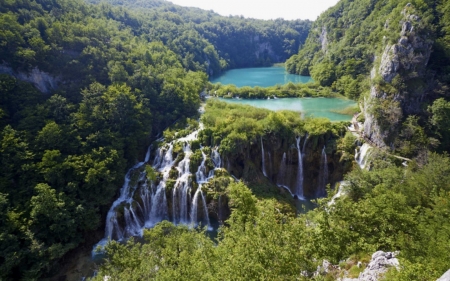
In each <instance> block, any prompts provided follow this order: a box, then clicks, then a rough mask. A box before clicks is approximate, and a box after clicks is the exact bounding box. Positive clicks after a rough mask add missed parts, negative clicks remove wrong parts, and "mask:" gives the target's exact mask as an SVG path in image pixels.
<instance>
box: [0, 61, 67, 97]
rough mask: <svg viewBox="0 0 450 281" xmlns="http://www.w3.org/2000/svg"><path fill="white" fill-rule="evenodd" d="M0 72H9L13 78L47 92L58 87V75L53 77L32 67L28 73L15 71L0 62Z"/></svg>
mask: <svg viewBox="0 0 450 281" xmlns="http://www.w3.org/2000/svg"><path fill="white" fill-rule="evenodd" d="M0 73H5V74H9V75H11V76H14V77H15V78H17V79H19V80H21V81H25V82H29V83H31V84H33V85H34V86H35V87H36V88H38V90H39V91H41V92H43V93H45V94H48V93H50V92H51V91H52V90H55V89H56V88H57V87H58V82H59V81H60V78H59V77H54V76H52V75H50V74H49V73H47V72H44V71H41V70H39V69H38V68H37V67H35V68H33V69H32V70H31V71H30V72H29V73H25V72H15V71H13V69H12V68H11V67H9V66H7V65H5V64H0Z"/></svg>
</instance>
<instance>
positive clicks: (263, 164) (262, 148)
mask: <svg viewBox="0 0 450 281" xmlns="http://www.w3.org/2000/svg"><path fill="white" fill-rule="evenodd" d="M261 153H262V172H263V174H264V176H265V177H267V173H266V162H265V161H264V144H263V141H262V137H261Z"/></svg>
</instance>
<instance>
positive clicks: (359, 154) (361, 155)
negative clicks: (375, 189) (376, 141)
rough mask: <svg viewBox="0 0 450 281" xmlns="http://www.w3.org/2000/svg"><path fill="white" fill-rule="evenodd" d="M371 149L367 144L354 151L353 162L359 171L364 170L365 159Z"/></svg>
mask: <svg viewBox="0 0 450 281" xmlns="http://www.w3.org/2000/svg"><path fill="white" fill-rule="evenodd" d="M371 149H372V147H371V146H370V145H369V144H368V143H364V144H363V145H362V146H361V147H360V148H359V150H358V148H357V149H356V150H355V161H356V163H358V165H359V167H360V168H361V169H365V168H366V165H367V158H368V157H369V154H370V151H371Z"/></svg>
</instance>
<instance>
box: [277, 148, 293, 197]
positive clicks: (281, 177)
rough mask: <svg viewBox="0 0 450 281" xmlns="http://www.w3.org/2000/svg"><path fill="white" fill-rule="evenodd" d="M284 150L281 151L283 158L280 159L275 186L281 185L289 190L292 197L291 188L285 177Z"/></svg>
mask: <svg viewBox="0 0 450 281" xmlns="http://www.w3.org/2000/svg"><path fill="white" fill-rule="evenodd" d="M286 161H287V159H286V152H285V153H283V158H282V159H281V163H280V169H279V171H278V177H277V186H279V187H282V188H284V189H286V190H287V191H289V193H290V194H291V195H292V197H294V194H292V192H291V189H290V188H289V186H288V184H287V182H286V177H287V167H286Z"/></svg>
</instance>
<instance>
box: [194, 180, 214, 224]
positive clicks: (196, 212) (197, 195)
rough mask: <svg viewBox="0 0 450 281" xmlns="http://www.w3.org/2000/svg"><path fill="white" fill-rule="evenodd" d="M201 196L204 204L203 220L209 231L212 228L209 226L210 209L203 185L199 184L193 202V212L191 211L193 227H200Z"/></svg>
mask: <svg viewBox="0 0 450 281" xmlns="http://www.w3.org/2000/svg"><path fill="white" fill-rule="evenodd" d="M199 196H201V199H202V204H203V218H204V220H205V222H206V227H207V228H208V229H210V228H211V226H210V224H209V217H208V207H207V206H206V200H205V196H203V192H202V185H201V184H199V186H198V188H197V191H196V192H195V195H194V199H193V200H192V210H191V225H192V226H193V227H196V226H197V225H198V223H197V222H198V198H199Z"/></svg>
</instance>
